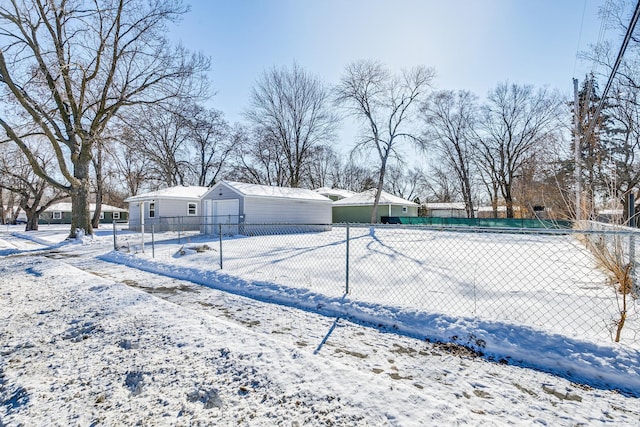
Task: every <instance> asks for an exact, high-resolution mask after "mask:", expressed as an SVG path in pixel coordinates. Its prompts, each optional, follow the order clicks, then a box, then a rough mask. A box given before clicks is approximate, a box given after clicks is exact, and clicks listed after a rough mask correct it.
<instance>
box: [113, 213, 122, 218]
mask: <svg viewBox="0 0 640 427" xmlns="http://www.w3.org/2000/svg"><path fill="white" fill-rule="evenodd" d="M112 218H113V219H120V212H114V213H113V217H112Z"/></svg>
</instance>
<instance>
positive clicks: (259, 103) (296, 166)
mask: <svg viewBox="0 0 640 427" xmlns="http://www.w3.org/2000/svg"><path fill="white" fill-rule="evenodd" d="M246 117H247V119H248V120H249V122H250V123H251V124H252V125H253V126H254V127H255V128H256V130H257V132H258V134H260V135H262V136H263V137H264V138H261V139H260V143H265V142H271V143H274V144H275V145H276V147H277V149H278V150H279V151H280V152H281V154H282V156H283V160H284V166H285V168H286V169H285V170H286V184H287V185H289V186H291V187H299V186H300V185H301V184H302V181H303V176H302V173H303V171H304V170H305V167H306V165H307V164H308V162H309V161H310V158H311V157H312V155H313V152H314V149H315V148H316V147H318V146H321V145H325V144H328V143H330V142H331V141H332V140H333V138H334V131H335V127H336V124H337V116H336V115H335V114H334V113H333V111H332V109H331V106H330V105H329V92H328V90H327V89H326V88H325V86H324V85H323V84H322V83H321V82H320V80H319V79H318V78H316V77H313V76H312V75H310V74H309V73H307V72H306V71H305V70H303V69H302V68H301V67H299V66H298V65H296V64H294V65H293V67H292V68H290V69H289V68H282V69H276V68H273V69H271V70H269V71H266V72H265V73H264V74H262V76H261V78H260V79H259V80H258V81H257V82H256V85H255V86H254V88H253V90H252V92H251V103H250V106H249V108H248V110H247V112H246Z"/></svg>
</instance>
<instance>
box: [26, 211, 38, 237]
mask: <svg viewBox="0 0 640 427" xmlns="http://www.w3.org/2000/svg"><path fill="white" fill-rule="evenodd" d="M25 213H26V214H27V225H26V226H25V229H24V231H38V212H37V209H36V206H34V207H33V209H29V210H28V211H27V210H25Z"/></svg>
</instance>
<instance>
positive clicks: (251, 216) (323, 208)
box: [244, 197, 331, 224]
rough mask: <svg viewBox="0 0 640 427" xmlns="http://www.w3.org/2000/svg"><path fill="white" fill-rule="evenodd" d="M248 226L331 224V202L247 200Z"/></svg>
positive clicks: (246, 214) (245, 211) (246, 215)
mask: <svg viewBox="0 0 640 427" xmlns="http://www.w3.org/2000/svg"><path fill="white" fill-rule="evenodd" d="M244 205H245V206H244V216H245V217H244V220H245V222H246V223H248V224H278V223H279V224H331V201H330V200H327V202H315V201H307V200H295V199H268V198H255V197H252V198H246V199H245V203H244Z"/></svg>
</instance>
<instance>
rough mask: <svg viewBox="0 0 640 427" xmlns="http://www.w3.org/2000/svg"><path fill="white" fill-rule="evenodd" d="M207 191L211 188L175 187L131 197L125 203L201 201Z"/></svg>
mask: <svg viewBox="0 0 640 427" xmlns="http://www.w3.org/2000/svg"><path fill="white" fill-rule="evenodd" d="M207 191H209V187H198V186H195V185H194V186H184V185H177V186H175V187H169V188H164V189H162V190H158V191H151V192H149V193H143V194H138V195H136V196H131V197H128V198H127V199H125V202H127V203H131V202H140V201H146V200H153V199H183V200H200V199H201V198H202V196H204V194H205V193H206V192H207Z"/></svg>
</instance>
